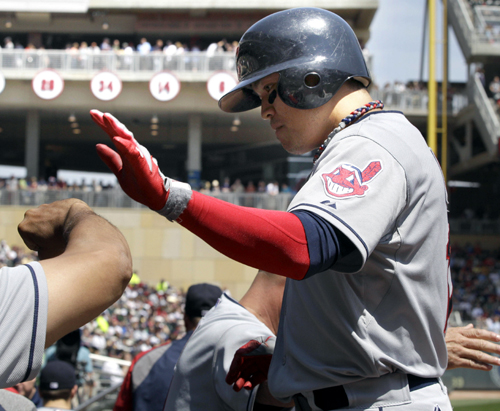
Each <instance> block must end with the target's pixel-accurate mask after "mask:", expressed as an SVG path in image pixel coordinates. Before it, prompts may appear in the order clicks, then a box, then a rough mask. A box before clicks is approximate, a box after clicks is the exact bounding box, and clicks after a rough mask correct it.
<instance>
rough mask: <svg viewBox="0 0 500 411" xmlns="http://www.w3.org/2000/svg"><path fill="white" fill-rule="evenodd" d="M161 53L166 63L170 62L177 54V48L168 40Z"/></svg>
mask: <svg viewBox="0 0 500 411" xmlns="http://www.w3.org/2000/svg"><path fill="white" fill-rule="evenodd" d="M163 53H164V54H165V56H167V61H171V60H172V57H173V56H174V55H175V54H176V53H177V46H176V45H175V44H174V43H172V42H171V41H170V40H168V41H167V44H166V45H165V47H164V48H163Z"/></svg>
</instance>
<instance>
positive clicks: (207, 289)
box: [185, 283, 222, 317]
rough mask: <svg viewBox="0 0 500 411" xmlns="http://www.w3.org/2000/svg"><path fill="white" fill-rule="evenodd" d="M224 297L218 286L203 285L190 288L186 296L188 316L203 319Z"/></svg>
mask: <svg viewBox="0 0 500 411" xmlns="http://www.w3.org/2000/svg"><path fill="white" fill-rule="evenodd" d="M221 295H222V290H221V289H220V288H219V287H217V286H216V285H212V284H207V283H201V284H194V285H192V286H191V287H189V289H188V291H187V294H186V308H185V312H186V315H187V316H189V317H203V316H204V315H205V314H206V312H207V311H209V310H210V309H211V308H212V307H213V306H214V305H215V303H216V302H217V300H218V299H219V297H220V296H221Z"/></svg>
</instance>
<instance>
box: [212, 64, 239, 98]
mask: <svg viewBox="0 0 500 411" xmlns="http://www.w3.org/2000/svg"><path fill="white" fill-rule="evenodd" d="M235 86H236V79H235V78H234V76H233V75H232V74H229V73H226V72H222V71H221V72H219V73H215V74H214V75H213V76H212V77H210V78H209V79H208V81H207V90H208V94H210V97H212V98H213V99H214V100H217V101H219V100H220V98H221V97H222V96H223V95H224V94H226V93H227V92H228V91H231V89H232V88H233V87H235Z"/></svg>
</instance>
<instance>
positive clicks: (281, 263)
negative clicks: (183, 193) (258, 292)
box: [177, 192, 309, 279]
mask: <svg viewBox="0 0 500 411" xmlns="http://www.w3.org/2000/svg"><path fill="white" fill-rule="evenodd" d="M177 222H178V223H179V224H181V225H182V226H183V227H185V228H187V229H188V230H189V231H191V232H192V233H194V234H195V235H197V236H198V237H200V238H201V239H203V240H204V241H206V242H207V243H208V244H210V245H211V246H212V247H214V248H215V249H216V250H218V251H220V252H221V253H223V254H225V255H226V256H228V257H230V258H232V259H234V260H236V261H239V262H241V263H243V264H246V265H249V266H251V267H255V268H258V269H262V270H265V271H268V272H272V273H275V274H279V275H283V276H286V277H289V278H295V279H301V278H303V277H304V275H305V274H306V272H307V270H308V268H309V253H308V246H307V240H306V236H305V232H304V228H303V226H302V223H301V221H300V220H299V219H298V218H297V217H296V216H295V215H294V214H291V213H287V212H283V211H271V210H261V209H255V208H249V207H241V206H236V205H234V204H230V203H227V202H225V201H221V200H218V199H216V198H213V197H210V196H206V195H203V194H201V193H198V192H193V195H192V197H191V200H190V201H189V203H188V206H187V208H186V210H184V212H183V213H182V214H181V216H180V218H179V219H178V220H177Z"/></svg>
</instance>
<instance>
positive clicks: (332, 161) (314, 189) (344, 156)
mask: <svg viewBox="0 0 500 411" xmlns="http://www.w3.org/2000/svg"><path fill="white" fill-rule="evenodd" d="M406 199H407V184H406V177H405V172H404V169H403V168H402V167H401V165H400V164H399V163H398V162H397V161H396V160H395V159H394V158H393V157H392V155H391V154H390V153H388V152H387V150H385V149H384V148H382V147H381V146H379V145H378V144H377V143H376V142H374V141H373V140H371V139H368V138H364V137H362V136H349V137H346V138H343V139H340V140H339V141H334V142H332V143H331V147H330V146H329V147H328V149H327V151H325V152H324V153H323V155H322V157H320V160H319V161H318V163H317V166H316V167H315V168H314V169H313V171H312V173H311V176H310V178H309V180H308V181H307V182H306V184H305V185H304V187H302V189H301V190H300V191H299V193H297V195H296V196H295V198H294V199H293V201H292V203H291V204H290V207H289V209H288V211H291V212H296V211H298V210H306V211H309V212H312V213H315V214H317V215H319V216H320V217H322V218H324V219H325V220H326V221H328V222H330V223H331V224H332V225H333V226H334V227H335V229H337V230H339V231H340V232H341V233H342V234H343V235H344V236H345V237H346V238H347V239H348V240H349V241H350V242H351V243H352V245H354V248H353V250H354V251H352V252H351V253H349V254H348V255H345V256H342V258H339V259H338V260H337V262H336V263H335V264H334V265H333V266H332V267H331V268H332V269H333V270H336V271H340V272H345V273H353V272H357V271H359V270H360V269H361V268H362V267H363V265H364V263H365V262H366V259H367V258H368V256H369V255H370V254H371V253H372V251H373V250H374V249H375V247H376V246H377V245H378V244H379V243H380V241H381V239H382V242H383V241H384V237H385V236H387V235H388V234H389V233H390V232H391V231H392V229H393V228H394V226H395V222H396V220H397V218H398V216H399V215H400V214H401V212H402V210H403V209H404V207H405V205H406Z"/></svg>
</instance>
